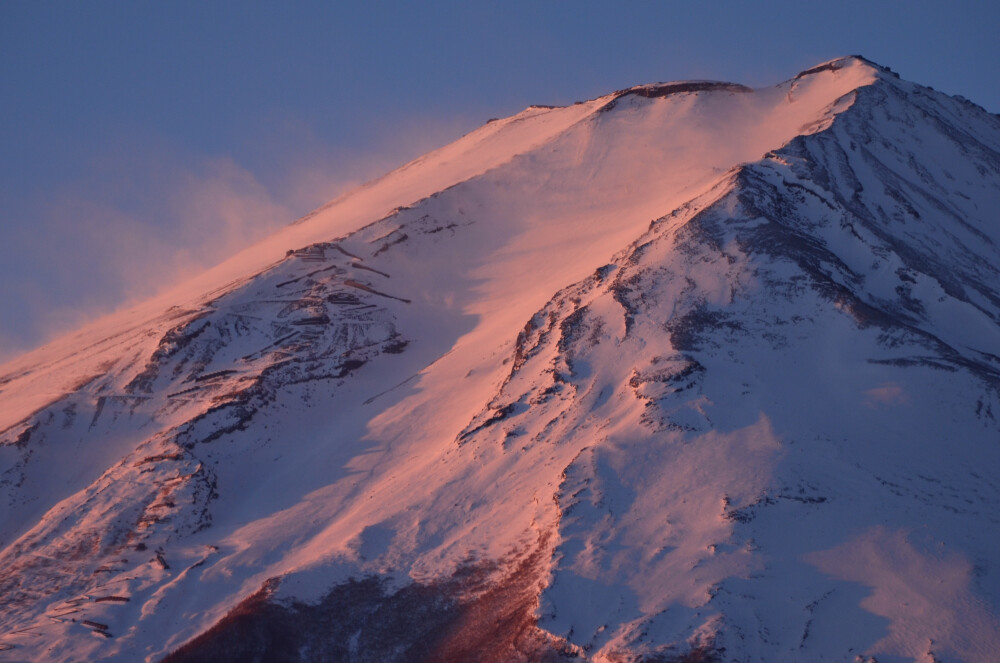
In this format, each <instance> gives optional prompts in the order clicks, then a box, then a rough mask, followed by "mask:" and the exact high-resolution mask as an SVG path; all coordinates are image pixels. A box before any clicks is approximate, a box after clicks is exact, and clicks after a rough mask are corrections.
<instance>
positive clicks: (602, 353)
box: [0, 57, 1000, 663]
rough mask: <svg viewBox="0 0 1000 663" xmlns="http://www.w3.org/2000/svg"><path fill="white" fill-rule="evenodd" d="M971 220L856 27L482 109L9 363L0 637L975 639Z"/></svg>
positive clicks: (981, 473) (983, 513) (978, 646)
mask: <svg viewBox="0 0 1000 663" xmlns="http://www.w3.org/2000/svg"><path fill="white" fill-rule="evenodd" d="M998 211H1000V117H997V116H995V115H991V114H990V113H987V112H986V111H984V110H983V109H982V108H980V107H978V106H976V105H975V104H973V103H971V102H968V101H965V100H963V99H960V98H953V97H949V96H947V95H944V94H942V93H939V92H936V91H934V90H931V89H930V88H926V87H922V86H920V85H917V84H914V83H909V82H906V81H904V80H901V79H900V78H899V77H898V76H896V75H895V74H894V73H892V72H891V71H889V70H888V69H886V68H883V67H880V66H878V65H875V64H873V63H871V62H869V61H867V60H865V59H863V58H860V57H846V58H841V59H837V60H833V61H831V62H827V63H825V64H821V65H819V66H817V67H814V68H812V69H810V70H807V71H804V72H802V73H801V74H799V75H797V76H795V77H794V78H792V79H790V80H788V81H785V82H783V83H780V84H778V85H776V86H774V87H770V88H762V89H751V88H748V87H745V86H742V85H736V84H731V83H719V82H710V81H689V82H673V83H660V84H652V85H643V86H638V87H633V88H628V89H624V90H620V91H618V92H614V93H612V94H609V95H606V96H604V97H601V98H598V99H593V100H591V101H586V102H582V103H578V104H575V105H572V106H567V107H556V108H552V107H545V106H532V107H529V108H527V109H526V110H524V111H523V112H521V113H519V114H517V115H515V116H513V117H509V118H506V119H502V120H496V121H491V122H489V123H487V124H485V125H484V126H482V127H481V128H479V129H477V130H476V131H473V132H472V133H470V134H468V135H466V136H465V137H463V138H461V139H460V140H458V141H456V142H455V143H452V144H450V145H447V146H445V147H442V148H441V149H439V150H436V151H434V152H431V153H429V154H427V155H425V156H423V157H421V158H419V159H417V160H416V161H413V162H411V163H409V164H407V165H405V166H403V167H402V168H399V169H398V170H396V171H393V172H391V173H389V174H387V175H385V176H384V177H382V178H380V179H378V180H375V181H373V182H371V183H369V184H366V185H364V186H362V187H360V188H358V189H356V190H354V191H353V192H351V193H349V194H347V195H345V196H342V197H341V198H338V199H337V200H335V201H333V202H331V203H330V204H328V205H326V206H325V207H323V208H320V209H319V210H317V211H315V212H314V213H312V214H310V215H308V216H306V217H304V218H303V219H300V220H299V221H297V222H295V223H293V224H291V225H289V226H287V227H286V228H284V229H282V230H281V231H279V232H277V233H276V234H274V235H273V236H271V237H270V238H268V239H266V240H265V241H263V242H261V243H259V244H257V245H255V246H252V247H251V248H249V249H247V250H245V251H243V252H242V253H240V254H238V255H236V256H234V257H233V258H231V259H230V260H228V261H227V262H225V263H222V264H221V265H219V266H218V267H216V268H214V269H212V270H210V271H208V272H206V273H204V274H201V275H199V276H196V277H194V278H193V279H192V280H190V281H188V282H186V283H183V284H180V285H178V286H177V287H176V288H174V289H173V290H171V291H170V292H167V293H165V294H163V295H161V296H158V297H157V298H155V299H153V300H150V301H148V302H146V303H144V304H142V305H140V306H137V307H135V308H133V309H131V310H128V311H124V312H120V313H116V314H114V315H112V316H110V317H107V318H105V319H102V320H100V321H98V322H95V323H93V324H91V325H89V326H88V327H85V328H83V329H81V330H79V331H78V332H76V333H73V334H70V335H68V336H66V337H64V338H62V339H60V340H57V341H55V342H53V343H51V344H50V345H48V346H46V347H43V348H41V349H39V350H36V351H34V352H31V353H29V354H26V355H24V356H22V357H20V358H17V359H15V360H14V361H11V362H9V363H7V364H6V365H4V366H2V367H0V431H3V432H2V433H0V505H2V508H0V606H2V609H0V660H3V661H7V660H9V661H51V662H57V661H66V662H70V661H82V660H86V661H121V662H126V661H128V662H133V661H149V662H151V663H152V662H157V661H165V662H167V663H181V662H188V661H208V660H211V661H234V662H235V661H351V662H354V661H400V662H410V661H484V662H491V661H495V662H506V661H564V660H565V661H593V662H595V663H596V662H608V663H610V662H619V661H621V662H625V661H628V662H633V663H639V662H643V663H653V662H658V663H669V662H682V661H686V662H693V661H719V662H723V661H725V662H728V661H740V662H747V663H749V662H753V663H765V662H766V663H775V662H801V661H853V662H862V661H868V662H870V661H874V660H878V661H879V662H880V663H885V662H886V661H918V662H920V663H930V662H931V661H938V662H954V661H962V662H967V663H989V662H990V661H995V660H996V657H997V652H1000V612H998V611H1000V570H998V564H1000V478H998V476H1000V475H998V470H1000V424H998V421H997V417H998V416H1000V215H998Z"/></svg>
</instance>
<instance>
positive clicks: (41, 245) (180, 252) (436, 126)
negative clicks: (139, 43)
mask: <svg viewBox="0 0 1000 663" xmlns="http://www.w3.org/2000/svg"><path fill="white" fill-rule="evenodd" d="M474 124H475V123H474V122H469V121H467V120H465V119H463V118H451V119H446V120H442V121H438V120H433V121H425V122H421V121H419V120H416V121H413V122H410V123H407V124H397V125H393V126H386V127H384V128H382V130H380V131H376V132H375V135H376V138H375V140H374V142H373V143H370V144H367V145H365V146H363V147H357V148H351V149H345V148H339V149H334V148H331V147H330V146H329V145H328V144H326V143H325V142H324V141H323V140H321V139H320V138H319V137H318V136H317V135H316V134H315V132H313V131H312V130H311V129H310V128H309V127H308V126H307V125H305V124H303V123H298V122H294V121H291V120H285V121H284V123H283V124H282V125H281V126H280V128H279V130H277V131H272V132H271V133H270V134H269V135H268V136H267V137H265V138H261V139H258V140H257V142H253V141H248V149H247V155H245V157H244V158H243V160H242V161H238V160H237V158H235V157H233V156H228V155H226V156H218V155H209V156H204V155H190V154H182V153H180V152H179V151H178V150H176V149H173V148H171V147H170V146H168V145H165V144H164V143H162V142H158V141H153V140H145V141H142V140H140V141H135V140H133V141H130V142H129V143H128V144H127V145H125V146H122V145H119V146H118V147H117V148H115V149H109V150H108V151H107V152H106V153H104V154H100V155H96V156H95V157H94V158H93V159H92V161H91V168H90V171H89V172H88V173H87V174H85V175H82V176H81V177H79V178H77V179H75V180H73V181H71V182H68V183H65V184H63V185H62V186H60V187H59V188H58V190H55V191H47V192H45V194H44V195H42V196H39V197H37V198H36V199H35V200H34V201H33V202H32V203H31V204H30V205H27V206H22V207H23V210H22V214H23V215H24V218H23V219H22V220H21V221H22V222H21V223H13V224H10V225H9V226H8V227H7V228H5V229H2V230H0V233H2V235H0V239H2V240H4V241H0V259H2V260H3V262H4V263H5V264H6V266H5V267H4V268H2V271H0V274H2V279H0V362H2V361H6V360H8V359H11V358H12V357H14V356H16V355H17V354H19V353H21V352H24V351H26V350H28V349H31V348H32V347H36V346H38V345H40V344H42V343H44V342H45V341H47V340H50V339H52V338H54V337H57V336H59V335H61V334H63V333H66V332H68V331H71V330H72V329H74V328H77V327H79V326H80V325H81V324H84V323H86V322H87V321H89V320H92V319H94V318H96V317H99V316H100V315H103V314H105V313H108V312H111V311H113V310H115V309H116V308H119V307H122V306H127V305H130V304H133V303H135V302H136V301H139V300H142V299H144V298H147V297H149V296H151V295H154V294H155V293H156V292H158V291H160V290H163V289H165V288H166V287H168V286H169V285H171V284H173V283H174V282H176V281H177V280H179V279H182V278H184V277H187V276H191V275H192V274H194V273H197V272H198V271H201V270H203V269H206V268H207V267H210V266H212V265H213V264H216V263H218V262H220V261H222V260H224V259H225V258H227V257H229V256H230V255H232V254H233V253H235V252H237V251H239V250H240V249H241V248H243V247H245V246H248V245H249V244H251V243H253V242H255V241H258V240H260V239H262V238H263V237H265V236H267V234H269V233H270V232H272V231H274V230H276V229H277V228H279V227H281V226H283V225H285V224H287V223H290V222H292V221H294V220H295V219H296V218H298V217H300V216H302V215H303V214H306V213H307V212H309V211H311V210H312V209H315V208H316V207H318V206H320V205H322V204H323V203H325V202H327V201H329V200H331V199H333V198H335V197H337V196H338V195H340V194H341V193H344V192H346V191H347V190H349V189H351V188H353V187H355V186H357V185H359V184H361V183H363V182H365V181H367V180H369V179H371V178H373V177H377V176H379V175H381V174H382V173H384V172H386V171H388V170H391V169H392V168H394V167H396V166H399V165H401V164H402V163H404V162H406V161H408V160H410V159H413V158H416V157H417V156H419V155H420V154H422V153H424V152H426V151H428V150H430V149H433V148H435V147H438V146H440V145H442V144H444V143H447V142H449V141H450V140H454V139H455V138H457V137H458V136H459V135H460V134H461V133H462V132H464V131H466V130H468V129H471V128H472V127H473V125H474Z"/></svg>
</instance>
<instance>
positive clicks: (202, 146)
mask: <svg viewBox="0 0 1000 663" xmlns="http://www.w3.org/2000/svg"><path fill="white" fill-rule="evenodd" d="M998 32H1000V9H998V8H995V7H994V5H993V3H987V2H952V3H943V2H924V1H910V2H854V1H841V2H827V3H806V2H801V1H797V2H750V1H744V2H618V3H608V2H589V1H576V2H547V1H544V0H535V1H534V2H512V1H507V2H479V3H475V2H473V3H469V2H425V3H411V2H378V1H372V2H367V3H351V4H350V5H347V3H334V2H307V1H302V2H287V3H279V2H212V1H206V0H201V1H199V2H185V1H171V2H143V1H135V2H124V1H122V2H103V1H99V0H96V1H93V2H43V1H32V2H17V1H8V2H3V3H0V361H2V360H4V359H7V358H10V357H11V356H12V355H13V354H15V353H17V352H20V351H24V350H26V349H29V348H31V347H34V346H36V345H38V344H39V343H41V342H44V341H45V340H47V339H49V338H51V336H52V335H54V334H58V333H61V332H65V331H68V330H69V329H71V328H73V327H75V326H77V325H79V324H81V323H83V322H85V321H86V320H89V319H91V318H93V317H94V316H96V315H99V314H100V313H102V312H108V311H110V310H113V309H114V308H115V307H116V306H120V305H123V304H125V303H127V302H129V301H134V300H136V299H137V298H141V297H144V296H148V295H149V294H151V293H153V292H155V291H156V289H157V288H158V287H161V286H162V284H164V283H166V282H169V281H172V280H174V279H176V278H178V277H181V276H183V275H184V274H188V273H190V272H192V271H195V270H198V269H202V268H204V267H206V266H208V265H210V264H212V263H213V262H215V261H218V260H221V259H223V258H224V257H226V256H227V255H229V254H230V253H232V252H233V251H235V250H237V249H238V248H240V247H241V246H243V245H245V244H246V243H248V242H249V241H251V240H253V239H256V238H259V237H262V236H264V235H266V233H267V232H268V231H269V230H272V229H274V228H276V227H278V226H279V225H282V224H284V223H287V222H289V221H291V220H293V219H295V218H296V217H298V216H301V215H302V214H305V213H306V212H308V211H309V210H311V209H313V208H314V207H316V206H318V205H320V204H322V203H323V202H325V201H326V200H329V199H331V198H333V197H335V196H336V195H338V194H339V193H341V192H342V191H344V190H345V189H347V188H350V187H351V186H354V185H356V184H358V183H360V182H362V181H364V180H366V179H369V178H371V177H375V176H377V175H379V174H381V173H382V172H384V171H386V170H389V169H391V168H393V167H395V166H397V165H400V164H401V163H403V162H405V161H407V160H409V159H411V158H414V157H416V156H419V155H420V154H422V153H424V152H426V151H428V150H430V149H432V148H434V147H437V146H439V145H441V144H444V143H446V142H449V141H451V140H453V139H455V138H457V137H459V136H460V135H462V134H463V133H466V132H468V131H470V130H471V129H473V128H475V127H476V126H478V125H480V124H482V123H483V122H485V121H486V120H488V119H489V118H491V117H500V116H506V115H510V114H513V113H516V112H518V111H519V110H521V109H522V108H524V107H525V106H527V105H529V104H532V103H544V104H567V103H572V102H573V101H576V100H579V99H586V98H592V97H596V96H599V95H601V94H604V93H607V92H609V91H612V90H615V89H619V88H623V87H627V86H629V85H634V84H638V83H647V82H654V81H664V80H677V79H688V78H710V79H719V80H731V81H736V82H740V83H745V84H749V85H758V86H759V85H770V84H773V83H776V82H779V81H781V80H784V79H786V78H789V77H791V76H793V75H794V74H795V73H797V72H798V71H800V70H802V69H805V68H807V67H809V66H811V65H814V64H816V63H818V62H820V61H823V60H827V59H830V58H833V57H836V56H838V55H844V54H851V53H860V54H863V55H865V56H866V57H868V58H869V59H872V60H875V61H876V62H879V63H880V64H883V65H887V66H889V67H892V68H893V69H894V70H895V71H897V72H898V73H900V75H901V76H902V77H903V78H906V79H908V80H913V81H917V82H920V83H923V84H925V85H930V86H932V87H935V88H937V89H940V90H943V91H945V92H948V93H951V94H961V95H964V96H966V97H968V98H969V99H971V100H973V101H975V102H977V103H979V104H980V105H982V106H984V107H985V108H986V109H987V110H989V111H991V112H1000V64H998V63H1000V45H998V42H1000V40H998V39H997V38H996V34H997V33H998Z"/></svg>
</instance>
